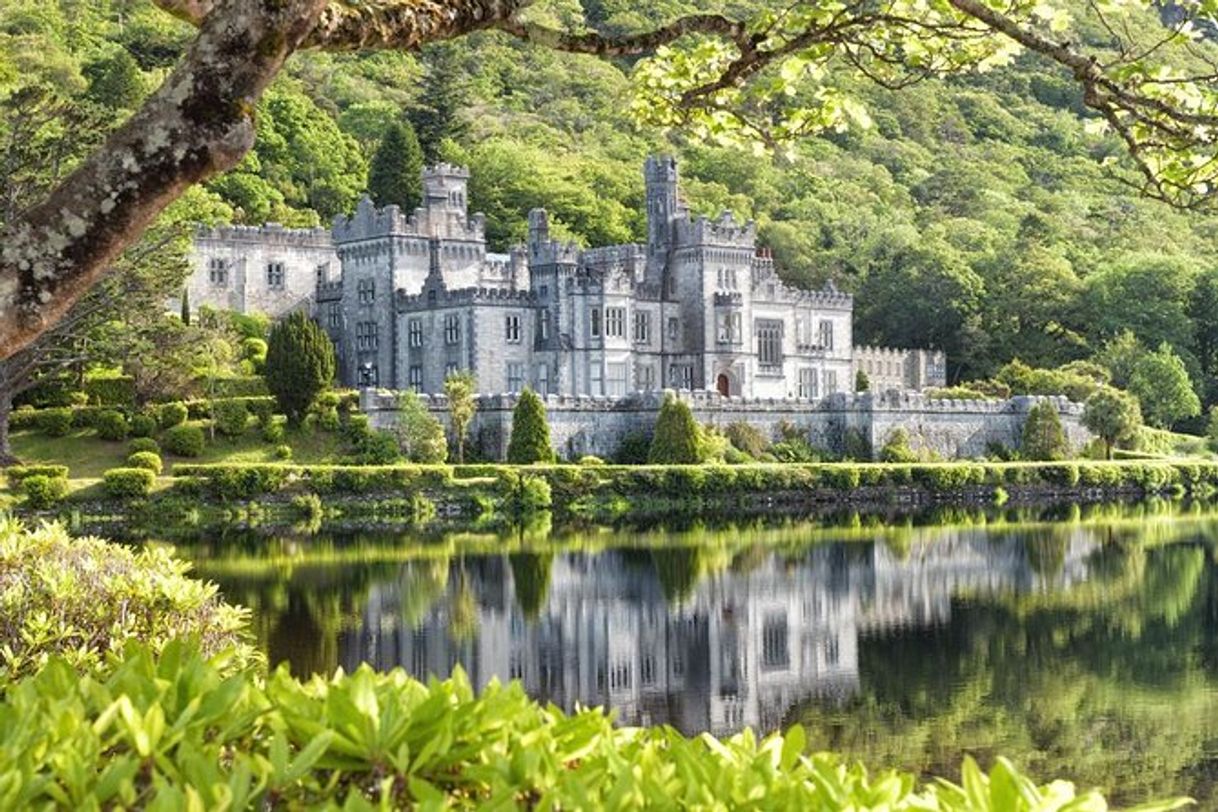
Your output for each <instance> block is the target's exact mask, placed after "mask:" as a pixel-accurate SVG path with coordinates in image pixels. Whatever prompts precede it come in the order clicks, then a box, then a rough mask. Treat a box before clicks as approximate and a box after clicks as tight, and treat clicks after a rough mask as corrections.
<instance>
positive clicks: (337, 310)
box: [330, 302, 343, 327]
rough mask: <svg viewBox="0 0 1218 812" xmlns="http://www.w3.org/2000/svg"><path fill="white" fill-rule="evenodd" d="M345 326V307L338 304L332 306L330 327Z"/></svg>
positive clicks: (334, 303)
mask: <svg viewBox="0 0 1218 812" xmlns="http://www.w3.org/2000/svg"><path fill="white" fill-rule="evenodd" d="M342 324H343V306H342V305H341V304H339V303H338V302H331V304H330V326H331V327H341V326H342Z"/></svg>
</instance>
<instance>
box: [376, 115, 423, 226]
mask: <svg viewBox="0 0 1218 812" xmlns="http://www.w3.org/2000/svg"><path fill="white" fill-rule="evenodd" d="M368 194H369V195H370V196H371V197H372V201H373V202H374V203H376V205H378V206H389V205H396V206H400V207H401V208H402V210H403V211H414V209H415V207H417V206H418V205H419V202H420V201H421V200H422V199H423V151H422V150H421V149H420V148H419V139H418V138H416V137H415V134H414V128H413V127H411V126H410V124H409V123H408V122H406V123H398V124H391V125H390V126H389V127H388V128H387V129H386V130H385V134H384V135H383V136H381V144H380V146H379V147H377V149H376V154H375V155H373V156H372V164H371V166H369V167H368Z"/></svg>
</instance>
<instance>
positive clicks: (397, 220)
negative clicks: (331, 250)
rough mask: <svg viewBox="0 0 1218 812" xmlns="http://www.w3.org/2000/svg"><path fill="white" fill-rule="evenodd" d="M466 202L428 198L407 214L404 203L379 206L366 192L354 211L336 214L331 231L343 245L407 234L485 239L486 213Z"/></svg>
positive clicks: (424, 236)
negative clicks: (459, 204) (472, 211)
mask: <svg viewBox="0 0 1218 812" xmlns="http://www.w3.org/2000/svg"><path fill="white" fill-rule="evenodd" d="M463 205H464V204H462V208H456V207H455V205H453V206H449V205H440V204H438V203H436V202H435V201H432V200H427V201H425V205H423V206H420V207H419V208H417V209H415V210H414V211H413V212H410V213H409V214H407V213H405V212H403V211H402V209H401V207H400V206H397V205H393V204H391V205H388V206H385V207H383V208H378V207H377V206H376V204H375V203H373V202H372V199H371V198H370V197H368V196H367V195H365V196H364V197H362V198H360V201H359V204H358V205H357V206H356V207H355V212H354V213H353V214H351V215H350V216H348V215H343V214H340V215H338V216H337V217H335V218H334V224H333V227H332V228H331V233H332V234H333V237H334V242H335V243H336V244H339V245H342V244H343V243H352V242H360V241H363V240H376V239H383V238H386V237H395V236H403V235H404V236H416V237H423V238H424V239H426V238H427V237H429V236H440V237H443V238H444V239H447V240H455V241H467V242H473V243H481V242H485V241H486V217H485V216H484V215H483V214H481V213H477V214H469V215H467V214H466V213H465V210H464V208H463Z"/></svg>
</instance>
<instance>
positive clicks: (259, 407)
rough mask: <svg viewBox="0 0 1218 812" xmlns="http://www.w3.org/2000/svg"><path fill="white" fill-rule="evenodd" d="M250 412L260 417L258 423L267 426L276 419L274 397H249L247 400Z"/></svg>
mask: <svg viewBox="0 0 1218 812" xmlns="http://www.w3.org/2000/svg"><path fill="white" fill-rule="evenodd" d="M245 405H246V407H247V408H248V409H249V412H250V414H252V415H253V416H254V417H255V418H257V419H258V425H259V426H262V427H263V428H266V427H267V426H269V425H270V424H271V422H272V421H273V420H274V419H275V399H274V398H249V399H247V400H246V401H245Z"/></svg>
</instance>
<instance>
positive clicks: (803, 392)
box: [799, 367, 819, 400]
mask: <svg viewBox="0 0 1218 812" xmlns="http://www.w3.org/2000/svg"><path fill="white" fill-rule="evenodd" d="M799 397H800V398H801V399H803V400H815V399H816V398H817V397H819V394H818V393H817V388H816V370H815V369H813V368H812V367H803V368H801V369H800V370H799Z"/></svg>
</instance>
